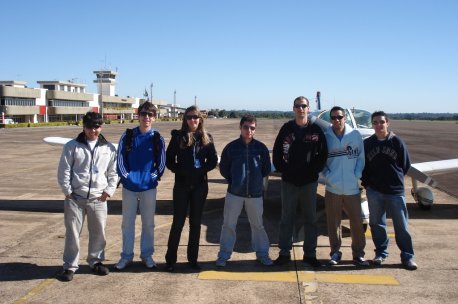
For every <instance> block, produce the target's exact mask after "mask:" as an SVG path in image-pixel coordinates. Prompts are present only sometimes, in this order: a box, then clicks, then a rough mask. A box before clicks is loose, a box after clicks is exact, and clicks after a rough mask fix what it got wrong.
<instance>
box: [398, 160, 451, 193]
mask: <svg viewBox="0 0 458 304" xmlns="http://www.w3.org/2000/svg"><path fill="white" fill-rule="evenodd" d="M453 170H458V158H454V159H447V160H438V161H430V162H424V163H416V164H412V165H411V167H410V169H409V171H408V172H407V175H408V176H410V177H412V178H414V179H416V180H418V181H419V182H421V183H424V184H426V185H428V186H431V187H433V188H437V182H436V181H435V180H434V179H433V178H432V177H431V176H433V175H436V174H441V173H447V172H450V171H453Z"/></svg>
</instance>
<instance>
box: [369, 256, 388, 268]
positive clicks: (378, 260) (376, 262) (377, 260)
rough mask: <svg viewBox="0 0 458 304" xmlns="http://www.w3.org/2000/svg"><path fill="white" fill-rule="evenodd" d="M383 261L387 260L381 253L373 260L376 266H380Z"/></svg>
mask: <svg viewBox="0 0 458 304" xmlns="http://www.w3.org/2000/svg"><path fill="white" fill-rule="evenodd" d="M383 262H385V258H384V257H382V256H381V255H377V256H375V258H374V259H373V260H372V264H374V265H375V266H380V265H382V263H383Z"/></svg>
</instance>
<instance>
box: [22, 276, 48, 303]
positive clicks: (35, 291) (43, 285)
mask: <svg viewBox="0 0 458 304" xmlns="http://www.w3.org/2000/svg"><path fill="white" fill-rule="evenodd" d="M55 281H56V280H55V279H46V280H44V281H43V282H41V283H40V284H38V285H37V286H35V287H34V288H32V289H31V290H30V291H29V292H28V293H27V294H26V295H25V296H23V297H22V298H20V299H19V300H16V301H15V302H14V304H22V303H26V302H27V301H28V300H29V299H30V298H31V297H33V296H34V295H36V294H38V293H40V292H41V291H42V290H43V289H45V288H46V287H48V286H49V285H51V284H52V283H54V282H55Z"/></svg>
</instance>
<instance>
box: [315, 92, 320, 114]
mask: <svg viewBox="0 0 458 304" xmlns="http://www.w3.org/2000/svg"><path fill="white" fill-rule="evenodd" d="M316 107H317V110H318V111H321V93H320V91H317V92H316Z"/></svg>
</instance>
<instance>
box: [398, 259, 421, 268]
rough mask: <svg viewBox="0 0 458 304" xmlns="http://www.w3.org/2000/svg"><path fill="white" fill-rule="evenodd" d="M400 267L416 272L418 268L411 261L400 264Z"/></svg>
mask: <svg viewBox="0 0 458 304" xmlns="http://www.w3.org/2000/svg"><path fill="white" fill-rule="evenodd" d="M402 265H404V268H405V269H407V270H417V268H418V265H417V263H415V262H414V261H413V260H408V261H405V262H402Z"/></svg>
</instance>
